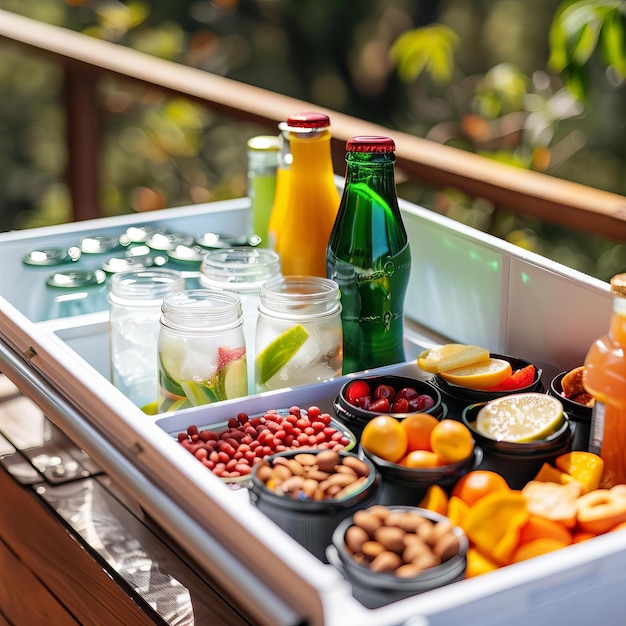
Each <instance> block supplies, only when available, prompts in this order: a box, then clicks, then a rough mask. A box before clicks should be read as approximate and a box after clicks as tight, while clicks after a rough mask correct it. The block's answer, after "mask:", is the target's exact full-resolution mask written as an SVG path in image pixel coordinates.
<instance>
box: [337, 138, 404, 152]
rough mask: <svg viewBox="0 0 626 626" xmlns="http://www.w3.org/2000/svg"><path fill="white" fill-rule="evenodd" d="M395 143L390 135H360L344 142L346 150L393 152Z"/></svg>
mask: <svg viewBox="0 0 626 626" xmlns="http://www.w3.org/2000/svg"><path fill="white" fill-rule="evenodd" d="M395 149H396V144H395V142H394V140H393V139H391V137H382V136H377V135H360V136H357V137H352V138H351V139H348V141H347V142H346V152H378V153H387V152H394V151H395Z"/></svg>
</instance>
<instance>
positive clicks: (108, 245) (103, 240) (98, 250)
mask: <svg viewBox="0 0 626 626" xmlns="http://www.w3.org/2000/svg"><path fill="white" fill-rule="evenodd" d="M120 245H121V243H120V238H119V237H118V236H117V235H88V236H85V237H83V238H82V239H81V240H80V250H81V252H82V253H83V254H104V253H106V252H111V251H112V250H115V249H116V248H118V247H120Z"/></svg>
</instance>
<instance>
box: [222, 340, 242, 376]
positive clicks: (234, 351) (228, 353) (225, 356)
mask: <svg viewBox="0 0 626 626" xmlns="http://www.w3.org/2000/svg"><path fill="white" fill-rule="evenodd" d="M245 353H246V349H245V348H244V347H241V348H225V347H223V346H220V347H219V348H218V349H217V369H218V371H219V370H221V369H222V368H223V367H224V366H225V365H228V364H229V363H230V362H231V361H235V360H237V359H241V358H242V357H243V356H244V355H245Z"/></svg>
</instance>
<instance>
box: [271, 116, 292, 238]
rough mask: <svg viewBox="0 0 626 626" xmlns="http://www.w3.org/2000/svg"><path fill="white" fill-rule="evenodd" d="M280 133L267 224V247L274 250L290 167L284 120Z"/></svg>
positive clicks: (287, 196) (279, 229)
mask: <svg viewBox="0 0 626 626" xmlns="http://www.w3.org/2000/svg"><path fill="white" fill-rule="evenodd" d="M278 128H279V130H280V135H279V137H278V139H279V142H280V151H279V154H278V165H277V167H276V188H275V190H274V202H273V203H272V210H271V212H270V219H269V222H268V225H267V238H268V247H269V248H270V249H271V250H276V247H277V242H278V236H279V233H280V231H281V228H282V225H283V220H284V219H285V214H286V213H287V207H288V203H289V170H290V167H291V150H290V147H289V128H288V126H287V124H286V123H285V122H281V123H280V124H279V125H278Z"/></svg>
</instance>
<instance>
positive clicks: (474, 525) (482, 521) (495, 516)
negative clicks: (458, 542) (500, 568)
mask: <svg viewBox="0 0 626 626" xmlns="http://www.w3.org/2000/svg"><path fill="white" fill-rule="evenodd" d="M528 516H529V512H528V506H527V504H526V499H525V498H524V496H523V495H522V494H521V493H520V492H519V491H511V492H509V493H507V492H493V493H490V494H488V495H486V496H484V497H483V498H481V499H480V500H479V501H478V502H477V503H476V504H474V506H472V507H471V508H470V510H469V511H468V512H467V514H466V515H465V517H464V519H463V523H462V526H461V527H462V528H463V530H465V532H466V534H467V536H468V537H469V539H470V541H472V542H473V543H474V545H475V546H476V548H478V550H480V552H481V553H482V554H484V555H486V556H487V557H488V558H490V559H491V560H493V561H495V562H496V563H498V564H499V565H508V564H509V563H511V559H512V557H513V553H514V552H515V550H516V548H517V546H518V544H519V539H520V530H521V528H522V526H524V524H525V523H526V522H527V520H528Z"/></svg>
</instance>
